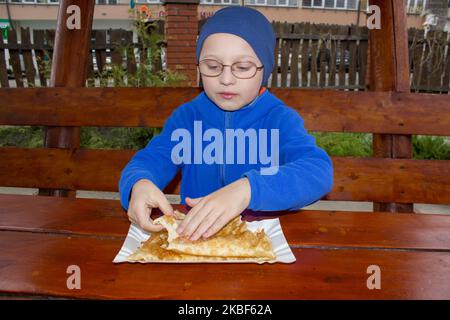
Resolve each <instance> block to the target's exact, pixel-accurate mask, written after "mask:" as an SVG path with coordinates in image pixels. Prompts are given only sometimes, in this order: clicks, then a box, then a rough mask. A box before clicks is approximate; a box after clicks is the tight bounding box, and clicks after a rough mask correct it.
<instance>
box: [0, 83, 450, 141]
mask: <svg viewBox="0 0 450 320" xmlns="http://www.w3.org/2000/svg"><path fill="white" fill-rule="evenodd" d="M271 91H272V93H273V94H274V95H276V96H277V97H278V98H279V99H280V100H282V101H283V102H284V103H285V104H286V105H288V106H290V107H292V108H294V109H296V110H297V111H298V112H299V113H300V114H301V116H302V117H303V118H304V119H305V125H306V128H307V129H308V130H311V131H323V132H366V133H382V134H420V135H443V136H450V126H449V125H448V124H449V123H450V96H449V95H435V94H414V93H392V92H344V91H332V90H304V89H299V90H294V89H272V90H271ZM199 93H200V89H198V88H82V89H77V90H73V89H70V88H45V89H39V88H35V89H1V90H0V101H2V103H1V104H0V125H44V126H98V127H109V126H114V127H162V126H163V125H164V122H165V120H166V119H167V118H168V117H169V116H170V114H171V113H172V111H173V110H174V109H175V108H177V107H178V106H180V105H181V104H183V103H185V102H186V101H189V100H191V99H193V98H194V97H195V96H197V95H198V94H199Z"/></svg>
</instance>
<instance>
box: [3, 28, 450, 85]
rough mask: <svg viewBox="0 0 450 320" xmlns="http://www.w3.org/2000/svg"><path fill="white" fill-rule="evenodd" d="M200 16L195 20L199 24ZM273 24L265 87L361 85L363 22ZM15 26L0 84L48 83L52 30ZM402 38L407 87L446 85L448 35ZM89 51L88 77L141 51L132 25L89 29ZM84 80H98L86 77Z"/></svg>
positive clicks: (132, 66) (131, 62) (130, 69)
mask: <svg viewBox="0 0 450 320" xmlns="http://www.w3.org/2000/svg"><path fill="white" fill-rule="evenodd" d="M204 21H205V20H202V21H200V22H199V27H200V28H201V26H202V25H203V23H204ZM273 28H274V31H275V32H276V35H277V46H276V50H275V67H274V69H273V72H272V75H271V77H270V78H269V87H306V88H334V89H343V90H364V89H365V77H366V70H367V47H368V30H367V28H365V27H356V26H339V25H324V24H320V25H318V24H310V23H280V22H273ZM156 30H157V32H159V33H160V34H161V30H164V22H163V21H159V22H158V28H157V29H156ZM20 32H21V39H22V41H21V42H20V43H18V41H17V36H16V34H15V33H14V32H9V37H8V39H7V44H4V43H3V41H1V43H0V84H1V86H2V87H9V86H10V84H11V83H12V86H16V87H26V86H28V87H31V86H42V87H45V86H47V85H48V78H49V63H50V60H51V57H52V51H53V40H54V31H53V30H33V42H31V40H30V38H31V37H30V32H29V30H28V29H22V30H20ZM161 35H162V34H161ZM408 41H409V47H410V65H411V77H410V78H411V90H412V91H414V92H433V93H447V92H448V91H450V90H449V88H450V50H449V47H450V46H449V45H450V41H449V35H448V34H447V33H445V32H442V31H431V32H429V33H428V34H427V35H426V37H425V35H424V31H423V30H417V29H410V30H409V39H408ZM161 45H164V42H162V43H161ZM123 48H126V49H125V50H123ZM119 49H121V50H119ZM163 51H164V50H163ZM8 53H9V59H7V56H8ZM90 54H91V59H90V60H89V61H90V65H89V66H88V77H89V78H90V79H91V80H92V79H96V78H98V77H99V76H100V74H102V72H103V71H104V70H105V69H106V68H109V67H110V66H111V64H120V63H122V66H123V68H124V70H126V71H127V73H128V74H131V75H132V74H134V73H135V72H136V69H137V66H138V65H139V63H141V62H142V61H143V59H145V58H146V57H147V52H145V49H144V48H143V46H142V44H141V43H139V42H136V41H133V33H132V31H125V30H121V29H119V30H94V31H93V33H92V45H91V51H90ZM7 60H8V62H7ZM164 68H165V66H164V57H160V59H158V60H157V61H155V63H154V65H153V70H155V71H158V70H162V69H164ZM37 80H39V81H37ZM38 82H39V83H38ZM87 85H88V86H96V85H98V84H96V82H95V81H88V82H87Z"/></svg>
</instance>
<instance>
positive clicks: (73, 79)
mask: <svg viewBox="0 0 450 320" xmlns="http://www.w3.org/2000/svg"><path fill="white" fill-rule="evenodd" d="M71 6H73V7H71ZM94 6H95V1H92V0H61V1H60V5H59V11H58V21H57V27H56V35H55V47H54V52H53V62H52V72H51V79H50V87H70V88H81V87H85V82H86V75H87V66H88V58H89V48H90V42H91V41H90V40H91V39H90V37H91V31H92V20H93V17H94ZM68 9H69V12H68ZM72 9H75V11H72ZM78 9H79V10H78ZM78 15H79V16H78ZM71 19H80V26H81V28H79V29H77V28H75V29H69V27H68V25H67V21H68V20H69V21H70V22H72V20H71ZM44 146H45V147H46V148H67V149H76V148H79V147H80V128H79V127H46V130H45V141H44ZM55 165H57V164H55ZM75 193H76V191H75V190H54V189H40V190H39V195H47V196H65V197H67V196H68V197H75Z"/></svg>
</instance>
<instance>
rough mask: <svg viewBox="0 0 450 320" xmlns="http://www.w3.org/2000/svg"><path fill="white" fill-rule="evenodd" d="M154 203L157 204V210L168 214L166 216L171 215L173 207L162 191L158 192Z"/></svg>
mask: <svg viewBox="0 0 450 320" xmlns="http://www.w3.org/2000/svg"><path fill="white" fill-rule="evenodd" d="M156 203H157V205H158V208H159V210H161V212H162V213H163V214H165V215H168V216H172V215H173V207H172V205H171V204H170V203H169V201H168V200H167V198H166V196H165V195H164V193H162V192H161V193H160V194H158V196H157V198H156Z"/></svg>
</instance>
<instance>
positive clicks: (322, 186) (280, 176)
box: [241, 109, 333, 211]
mask: <svg viewBox="0 0 450 320" xmlns="http://www.w3.org/2000/svg"><path fill="white" fill-rule="evenodd" d="M279 141H280V143H279V154H280V158H279V161H280V165H279V168H278V171H277V173H276V174H274V175H262V174H261V172H260V170H255V169H253V170H250V171H248V172H246V173H244V174H243V175H242V176H241V177H247V178H248V180H249V182H250V187H251V199H250V204H249V206H248V208H249V209H251V210H258V211H278V210H298V209H301V208H303V207H305V206H307V205H310V204H312V203H314V202H316V201H318V200H320V199H321V198H322V197H323V196H325V195H326V194H327V193H328V192H330V191H331V189H332V187H333V165H332V161H331V158H330V157H329V156H328V154H327V153H326V152H325V151H324V150H323V149H321V148H319V147H318V146H317V145H316V143H315V137H314V136H312V135H310V134H308V132H307V131H306V129H305V127H304V121H303V119H302V118H301V117H300V115H299V114H298V113H297V112H296V111H295V110H293V109H289V111H288V112H287V113H286V115H285V116H284V117H282V119H281V121H280V131H279Z"/></svg>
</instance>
